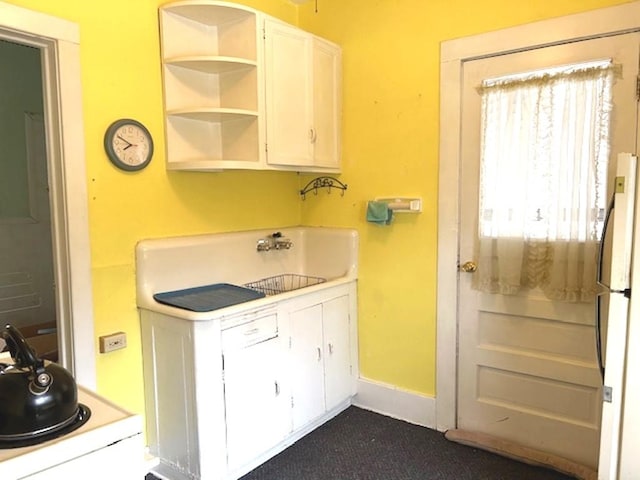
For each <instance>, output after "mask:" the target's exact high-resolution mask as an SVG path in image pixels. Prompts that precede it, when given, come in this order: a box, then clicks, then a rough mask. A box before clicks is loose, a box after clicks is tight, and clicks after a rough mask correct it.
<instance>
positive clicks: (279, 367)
mask: <svg viewBox="0 0 640 480" xmlns="http://www.w3.org/2000/svg"><path fill="white" fill-rule="evenodd" d="M236 328H239V327H236ZM223 337H224V332H223ZM223 348H224V338H223ZM223 355H224V363H223V365H224V367H223V368H224V399H225V413H226V414H225V418H226V431H227V464H228V467H229V469H231V470H235V469H237V468H240V467H242V466H243V465H245V464H247V463H248V462H250V461H251V460H252V459H254V458H255V457H257V456H259V455H260V454H262V453H264V452H265V451H267V450H268V449H270V448H271V447H273V446H274V445H277V444H278V443H279V442H281V441H282V440H283V439H284V438H285V436H286V435H287V434H288V433H289V432H290V431H291V422H290V416H291V415H290V410H291V404H290V401H289V396H288V395H287V392H286V391H285V383H286V382H285V381H284V378H283V377H284V368H283V361H282V360H283V358H282V357H283V355H282V348H281V346H280V340H279V337H274V338H271V339H268V340H263V341H260V342H259V343H256V344H254V345H249V346H246V347H244V348H236V349H231V350H225V351H224V353H223Z"/></svg>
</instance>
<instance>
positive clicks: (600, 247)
mask: <svg viewBox="0 0 640 480" xmlns="http://www.w3.org/2000/svg"><path fill="white" fill-rule="evenodd" d="M615 208H616V196H615V194H613V195H611V201H610V202H609V206H608V207H607V214H606V215H605V217H604V225H603V226H602V237H601V238H600V244H599V245H598V265H597V279H596V282H597V284H598V285H600V286H601V287H604V288H605V289H606V290H607V292H610V291H611V287H610V286H609V285H607V284H606V283H604V282H603V281H602V267H603V262H604V240H605V238H607V231H608V230H609V221H610V220H611V214H612V213H613V210H614V209H615ZM602 293H605V292H602ZM602 293H600V295H601V294H602Z"/></svg>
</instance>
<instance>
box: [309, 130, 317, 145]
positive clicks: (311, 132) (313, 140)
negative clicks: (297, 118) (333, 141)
mask: <svg viewBox="0 0 640 480" xmlns="http://www.w3.org/2000/svg"><path fill="white" fill-rule="evenodd" d="M316 136H317V135H316V129H315V128H310V129H309V140H310V141H311V143H316Z"/></svg>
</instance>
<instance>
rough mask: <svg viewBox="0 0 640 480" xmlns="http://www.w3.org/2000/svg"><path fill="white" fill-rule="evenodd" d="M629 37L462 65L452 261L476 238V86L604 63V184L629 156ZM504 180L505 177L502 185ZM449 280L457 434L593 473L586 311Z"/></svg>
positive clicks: (635, 41)
mask: <svg viewBox="0 0 640 480" xmlns="http://www.w3.org/2000/svg"><path fill="white" fill-rule="evenodd" d="M639 44H640V36H639V35H638V34H637V33H633V34H626V35H620V36H615V37H609V38H600V39H595V40H587V41H583V42H577V43H572V44H567V45H560V46H553V47H546V48H541V49H537V50H532V51H527V52H520V53H516V54H511V55H503V56H499V57H491V58H485V59H479V60H474V61H471V62H467V63H465V65H464V77H463V82H464V83H463V97H462V98H463V125H462V143H461V158H462V159H463V160H462V169H461V185H460V186H461V189H460V191H461V194H460V195H461V198H460V205H461V216H460V220H461V224H460V252H459V255H460V257H459V258H460V263H463V262H465V261H467V260H473V252H474V247H475V243H476V240H477V212H478V191H479V186H478V178H479V158H480V100H481V99H480V95H479V94H478V93H477V92H476V87H477V86H479V85H480V84H481V82H482V80H484V79H486V78H490V77H496V76H500V75H507V74H512V73H518V72H526V71H531V70H535V69H541V68H545V67H551V66H559V65H566V64H571V63H577V62H584V61H588V60H600V59H605V58H612V59H613V61H614V63H616V64H621V65H622V78H618V79H617V80H616V83H615V85H614V113H613V125H612V138H611V152H612V155H611V159H612V161H611V162H610V168H609V172H610V177H613V175H612V174H613V172H614V171H615V153H616V152H619V151H630V152H633V151H635V141H636V140H635V134H636V129H637V128H636V116H637V115H636V113H637V112H636V102H635V89H636V78H637V74H638V56H639V53H638V45H639ZM505 181H508V179H505ZM471 283H472V273H460V277H459V292H460V293H459V300H458V312H459V320H458V321H459V352H458V353H459V374H458V428H461V429H466V430H472V431H478V432H482V433H487V434H490V435H495V436H498V437H501V438H504V439H508V440H512V441H514V442H516V443H518V444H521V445H525V446H528V447H531V448H535V449H538V450H542V451H546V452H550V453H554V454H556V455H560V456H563V457H566V458H569V459H572V460H575V461H577V462H580V463H582V464H585V465H589V466H591V467H595V466H596V465H597V458H598V444H599V431H600V430H599V428H600V415H601V379H600V375H599V371H598V365H597V361H596V356H595V330H594V327H593V325H594V320H595V306H594V305H593V304H569V303H561V302H555V301H551V300H549V299H547V298H546V297H545V296H544V295H542V294H541V292H538V291H531V292H528V293H521V294H518V295H512V296H505V295H499V294H485V293H481V292H478V291H476V290H473V289H472V288H471Z"/></svg>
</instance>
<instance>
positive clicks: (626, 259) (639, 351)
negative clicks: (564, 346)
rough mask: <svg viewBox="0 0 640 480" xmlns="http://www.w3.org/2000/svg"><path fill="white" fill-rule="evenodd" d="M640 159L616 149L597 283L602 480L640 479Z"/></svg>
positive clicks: (599, 474) (599, 467) (600, 471)
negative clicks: (635, 288)
mask: <svg viewBox="0 0 640 480" xmlns="http://www.w3.org/2000/svg"><path fill="white" fill-rule="evenodd" d="M636 164H637V157H636V156H635V155H632V154H629V153H621V154H619V155H618V163H617V169H616V178H615V184H614V194H613V200H612V202H611V204H610V206H609V209H608V213H607V220H608V221H607V220H606V221H605V228H604V232H603V239H602V241H601V255H600V258H599V268H598V272H599V274H598V276H599V278H598V283H600V285H601V286H602V287H605V288H604V290H603V293H602V294H601V295H600V296H599V301H598V310H599V314H600V316H601V317H602V318H603V319H604V321H602V322H601V321H598V322H597V325H596V328H597V329H598V331H597V334H598V337H599V338H601V339H602V342H601V343H600V345H602V346H603V347H602V349H601V352H600V350H599V356H600V359H601V360H602V363H601V372H602V373H603V399H602V400H603V404H602V422H601V434H600V459H599V465H598V478H599V479H600V480H636V479H640V324H639V323H638V322H639V321H640V291H639V292H638V293H637V294H636V295H635V297H634V296H633V295H631V285H632V281H633V279H634V278H640V258H639V257H640V255H634V252H640V235H634V231H635V232H640V209H638V208H635V205H636V203H637V200H636V175H637V172H636V170H637V168H636ZM639 193H640V192H639ZM605 245H606V246H607V249H606V250H607V251H608V252H609V253H608V254H607V253H604V250H605V249H604V246H605ZM609 247H610V248H609ZM605 263H606V269H607V270H608V272H606V273H603V272H604V270H605V268H603V264H605ZM607 277H608V278H607ZM604 297H607V300H608V301H603V298H604ZM603 310H605V311H603Z"/></svg>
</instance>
